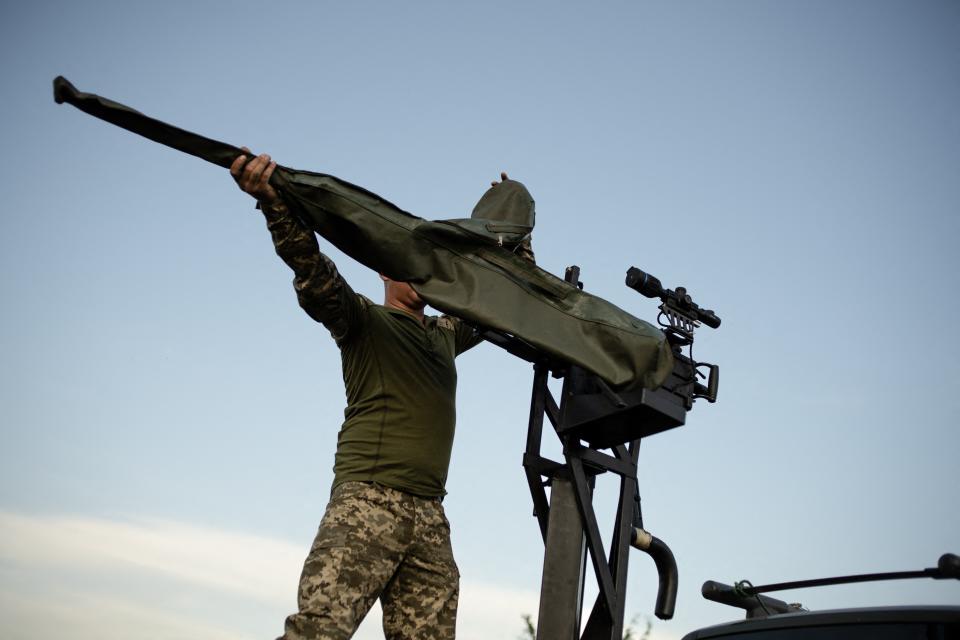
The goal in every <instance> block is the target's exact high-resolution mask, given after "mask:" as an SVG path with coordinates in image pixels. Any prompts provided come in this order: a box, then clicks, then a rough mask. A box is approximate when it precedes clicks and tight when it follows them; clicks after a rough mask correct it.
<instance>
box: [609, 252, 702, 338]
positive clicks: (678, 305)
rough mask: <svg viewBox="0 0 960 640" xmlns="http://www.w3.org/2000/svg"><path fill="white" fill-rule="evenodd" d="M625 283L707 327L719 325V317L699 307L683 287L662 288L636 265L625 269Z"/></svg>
mask: <svg viewBox="0 0 960 640" xmlns="http://www.w3.org/2000/svg"><path fill="white" fill-rule="evenodd" d="M626 284H627V286H628V287H630V288H631V289H633V290H634V291H636V292H637V293H639V294H640V295H642V296H646V297H647V298H660V300H662V301H663V302H664V304H666V305H668V306H670V307H673V308H675V309H677V310H679V311H681V312H684V313H685V314H689V315H691V316H692V317H693V318H695V319H696V320H699V321H700V322H702V323H703V324H705V325H707V326H708V327H712V328H714V329H716V328H718V327H719V326H720V318H719V317H718V316H717V314H716V313H714V312H713V311H712V310H710V309H701V308H700V307H699V306H698V305H697V303H696V302H694V301H693V298H692V297H691V296H690V294H689V293H687V290H686V289H685V288H683V287H677V290H676V291H673V290H672V289H664V288H663V284H661V282H660V280H659V279H658V278H657V277H656V276H652V275H650V274H649V273H647V272H645V271H641V270H640V269H637V268H636V267H630V268H629V269H627V280H626Z"/></svg>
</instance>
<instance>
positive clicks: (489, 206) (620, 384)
mask: <svg viewBox="0 0 960 640" xmlns="http://www.w3.org/2000/svg"><path fill="white" fill-rule="evenodd" d="M54 99H55V100H56V101H57V102H58V103H63V102H67V103H69V104H72V105H73V106H75V107H77V108H78V109H80V110H81V111H84V112H85V113H88V114H90V115H93V116H95V117H97V118H101V119H103V120H106V121H107V122H111V123H113V124H115V125H117V126H120V127H123V128H124V129H127V130H129V131H132V132H134V133H137V134H139V135H142V136H144V137H147V138H149V139H151V140H154V141H156V142H159V143H161V144H164V145H167V146H169V147H172V148H175V149H178V150H180V151H183V152H185V153H189V154H191V155H195V156H197V157H199V158H202V159H204V160H207V161H208V162H212V163H214V164H217V165H219V166H221V167H229V166H230V164H231V163H232V162H233V160H234V159H235V158H236V157H237V156H238V155H240V154H242V153H244V152H243V151H242V150H241V149H240V148H238V147H234V146H232V145H228V144H225V143H222V142H218V141H216V140H211V139H209V138H205V137H203V136H200V135H197V134H194V133H190V132H188V131H184V130H183V129H179V128H177V127H174V126H171V125H169V124H166V123H164V122H161V121H159V120H155V119H153V118H150V117H148V116H145V115H143V114H142V113H139V112H138V111H135V110H133V109H131V108H129V107H126V106H124V105H122V104H119V103H117V102H114V101H112V100H109V99H106V98H102V97H100V96H97V95H95V94H90V93H81V92H79V91H77V90H76V88H75V87H74V86H73V85H72V84H70V83H69V82H68V81H67V80H66V79H65V78H63V77H58V78H56V79H55V80H54ZM507 182H511V183H513V185H509V184H508V185H507V186H506V187H504V186H503V185H504V184H505V183H501V185H499V186H500V187H502V188H500V189H498V188H497V187H494V188H492V189H490V190H489V191H488V192H487V194H485V195H484V197H483V198H481V200H480V202H479V203H478V204H477V208H476V209H475V210H474V215H473V216H471V217H470V218H466V219H453V220H437V221H429V220H424V219H423V218H419V217H417V216H414V215H411V214H409V213H407V212H405V211H403V210H401V209H400V208H398V207H396V206H395V205H393V204H391V203H390V202H388V201H386V200H384V199H383V198H381V197H380V196H378V195H376V194H374V193H371V192H370V191H367V190H366V189H363V188H362V187H358V186H356V185H352V184H350V183H348V182H345V181H343V180H340V179H338V178H335V177H333V176H330V175H326V174H322V173H315V172H312V171H302V170H298V169H292V168H289V167H282V166H279V165H278V166H277V168H276V170H275V171H274V173H273V176H272V178H271V184H272V185H273V186H274V187H275V188H276V189H277V190H278V191H279V192H280V193H281V195H282V197H283V199H284V201H285V202H286V203H287V206H288V207H289V208H290V209H291V211H293V212H294V213H295V214H296V215H298V216H299V217H300V218H301V219H302V220H303V221H304V222H305V223H306V224H307V225H308V226H309V227H310V228H312V229H313V230H314V231H316V232H317V233H319V234H320V235H321V236H323V237H324V238H326V239H327V240H328V241H329V242H331V243H332V244H333V245H335V246H336V247H337V248H338V249H340V250H341V251H343V252H344V253H346V254H347V255H349V256H350V257H352V258H354V259H355V260H357V261H358V262H360V263H362V264H364V265H366V266H367V267H369V268H371V269H374V270H375V271H377V272H379V273H383V274H384V275H386V276H388V277H389V278H391V279H393V280H397V281H405V282H410V283H411V284H412V285H413V287H414V289H415V290H416V291H417V293H419V294H420V296H421V297H422V298H423V299H424V300H426V301H427V302H428V303H429V304H430V305H431V306H432V307H434V308H435V309H437V310H439V311H441V312H444V313H449V314H451V315H454V316H457V317H460V318H463V319H464V320H466V321H468V322H471V323H474V324H476V325H478V326H481V327H485V328H488V329H493V330H496V331H500V332H502V333H506V334H509V335H511V336H514V337H516V338H519V339H521V340H523V341H525V342H527V343H528V344H530V345H532V346H533V347H535V348H536V349H538V350H540V351H542V352H543V353H544V354H546V355H547V356H549V358H551V359H553V360H561V361H565V362H569V363H572V364H575V365H578V366H581V367H583V368H584V369H587V370H588V371H591V372H593V373H595V374H597V375H598V376H599V377H600V378H602V379H603V380H605V381H606V382H608V383H609V384H610V385H612V386H613V387H615V388H627V387H636V386H643V387H647V388H656V387H657V386H659V385H660V383H661V382H663V380H664V379H665V378H666V376H667V374H668V373H669V372H670V371H671V370H672V368H673V356H672V354H671V352H670V347H669V345H668V343H667V342H666V340H665V338H664V335H663V332H662V331H660V330H659V329H658V328H657V327H655V326H653V325H651V324H650V323H648V322H645V321H643V320H640V319H638V318H635V317H634V316H632V315H630V314H629V313H627V312H625V311H623V310H622V309H620V308H619V307H617V306H615V305H613V304H611V303H609V302H607V301H606V300H603V299H602V298H598V297H597V296H593V295H591V294H589V293H586V292H584V291H581V290H580V289H579V288H578V287H576V286H574V285H571V284H569V283H567V282H565V281H564V280H561V279H560V278H557V277H556V276H554V275H552V274H550V273H548V272H546V271H544V270H543V269H540V268H539V267H537V266H536V265H534V264H532V263H530V262H528V261H527V260H524V259H523V258H521V257H519V256H517V255H515V254H514V253H513V252H511V251H510V247H511V246H513V245H515V244H516V243H518V242H520V241H521V240H522V239H523V238H525V237H526V236H527V235H528V234H529V233H530V230H531V229H532V227H533V222H534V219H533V206H532V205H533V202H532V198H530V201H529V206H528V204H527V203H526V201H525V198H529V193H527V192H526V189H524V188H522V185H520V186H521V189H518V188H516V186H515V185H517V184H519V183H516V182H514V181H507ZM524 194H525V195H524Z"/></svg>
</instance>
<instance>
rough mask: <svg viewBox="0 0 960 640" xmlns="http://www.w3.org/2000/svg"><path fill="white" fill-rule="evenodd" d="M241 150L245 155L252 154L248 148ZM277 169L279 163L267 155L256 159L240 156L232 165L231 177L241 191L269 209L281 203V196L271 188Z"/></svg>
mask: <svg viewBox="0 0 960 640" xmlns="http://www.w3.org/2000/svg"><path fill="white" fill-rule="evenodd" d="M241 149H243V151H244V153H250V150H249V149H247V148H246V147H241ZM276 167H277V163H276V162H274V161H273V160H271V159H270V156H268V155H267V154H265V153H264V154H262V155H259V156H257V157H255V158H249V157H248V156H246V155H240V156H237V158H236V160H234V161H233V164H232V165H230V175H232V176H233V179H234V180H236V182H237V185H238V186H239V187H240V189H242V190H243V191H245V192H246V193H249V194H250V195H251V196H253V197H254V198H256V199H257V200H258V201H259V202H260V204H262V205H265V206H268V207H269V206H273V205H276V204H279V203H280V194H278V193H277V190H276V189H274V188H273V187H271V186H270V176H271V175H273V170H274V169H275V168H276Z"/></svg>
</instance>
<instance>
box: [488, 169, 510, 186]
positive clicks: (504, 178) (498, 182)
mask: <svg viewBox="0 0 960 640" xmlns="http://www.w3.org/2000/svg"><path fill="white" fill-rule="evenodd" d="M509 179H510V176H508V175H507V172H506V171H501V172H500V180H494V181H493V182H491V183H490V186H491V187H495V186H497V185H498V184H500V183H501V182H503V181H504V180H509Z"/></svg>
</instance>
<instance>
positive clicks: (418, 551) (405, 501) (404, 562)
mask: <svg viewBox="0 0 960 640" xmlns="http://www.w3.org/2000/svg"><path fill="white" fill-rule="evenodd" d="M459 582H460V573H459V571H458V570H457V565H456V563H455V562H454V559H453V551H452V549H451V546H450V525H449V523H448V522H447V519H446V516H445V515H444V513H443V506H442V505H441V504H440V501H439V500H437V499H429V498H419V497H416V496H412V495H410V494H408V493H404V492H401V491H397V490H395V489H390V488H387V487H382V486H380V485H376V484H368V483H361V482H345V483H343V484H341V485H339V486H337V487H336V488H335V489H334V491H333V495H332V497H331V498H330V503H329V504H328V505H327V511H326V513H325V514H324V516H323V520H322V522H321V523H320V530H319V532H318V533H317V537H316V539H315V540H314V543H313V547H312V548H311V549H310V553H309V555H308V556H307V559H306V562H305V563H304V566H303V573H302V575H301V577H300V589H299V594H298V602H299V608H300V610H299V611H298V612H297V613H295V614H293V615H291V616H289V617H288V618H287V621H286V625H285V633H284V635H283V636H282V637H281V640H307V639H309V640H341V639H346V638H350V637H351V636H352V635H353V633H354V632H355V631H356V629H357V626H359V624H360V622H361V621H362V620H363V618H364V616H365V615H366V614H367V612H368V611H369V610H370V607H371V606H372V605H373V602H374V600H375V599H377V598H378V597H379V598H380V604H381V606H382V608H383V632H384V636H385V638H386V640H415V639H416V640H448V639H452V638H454V637H455V634H456V615H457V599H458V596H459Z"/></svg>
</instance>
